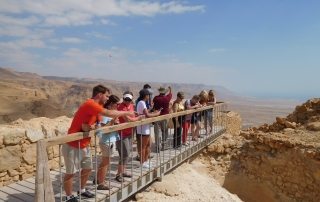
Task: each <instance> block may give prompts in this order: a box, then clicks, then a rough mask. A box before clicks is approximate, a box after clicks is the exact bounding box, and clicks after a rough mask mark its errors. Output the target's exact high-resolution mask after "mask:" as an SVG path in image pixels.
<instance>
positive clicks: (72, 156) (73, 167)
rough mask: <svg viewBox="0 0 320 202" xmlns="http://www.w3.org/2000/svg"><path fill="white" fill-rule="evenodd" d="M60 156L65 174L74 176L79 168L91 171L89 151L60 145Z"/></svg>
mask: <svg viewBox="0 0 320 202" xmlns="http://www.w3.org/2000/svg"><path fill="white" fill-rule="evenodd" d="M62 155H63V158H64V163H65V165H66V174H74V173H75V172H77V171H78V170H80V168H82V169H92V160H91V155H90V149H89V148H88V147H86V148H83V149H81V148H80V149H78V148H75V147H72V146H70V145H68V144H64V145H62Z"/></svg>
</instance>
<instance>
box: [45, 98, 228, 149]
mask: <svg viewBox="0 0 320 202" xmlns="http://www.w3.org/2000/svg"><path fill="white" fill-rule="evenodd" d="M222 104H223V103H218V104H215V105H210V106H205V107H200V108H198V109H190V110H185V111H182V112H175V113H171V114H166V115H161V116H157V117H153V118H146V119H143V120H140V121H134V122H129V123H122V124H118V125H113V126H105V127H101V128H99V130H100V131H101V132H104V133H111V132H114V131H119V130H123V129H126V128H132V127H135V126H139V125H144V124H148V123H152V122H156V121H161V120H165V119H170V118H175V117H178V116H183V115H188V114H192V113H195V112H200V111H204V110H208V109H213V108H214V107H216V106H219V105H222ZM94 135H95V130H92V131H90V132H78V133H73V134H69V135H66V136H59V137H54V138H49V139H45V141H46V142H47V147H50V146H54V145H59V144H64V143H67V142H72V141H76V140H81V139H83V138H87V137H94ZM106 135H107V134H106Z"/></svg>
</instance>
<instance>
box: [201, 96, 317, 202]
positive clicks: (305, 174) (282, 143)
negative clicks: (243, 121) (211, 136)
mask: <svg viewBox="0 0 320 202" xmlns="http://www.w3.org/2000/svg"><path fill="white" fill-rule="evenodd" d="M319 106H320V99H311V100H308V101H307V102H306V103H304V104H302V105H299V106H297V107H296V109H295V110H294V112H293V113H291V114H289V115H288V116H287V117H286V118H280V117H277V119H276V121H275V122H274V123H273V124H270V125H267V124H265V125H262V126H261V127H259V128H250V129H248V130H246V131H241V133H240V135H236V134H227V135H225V136H224V137H222V138H221V139H219V140H218V141H217V142H215V143H214V144H212V145H211V146H210V147H209V148H208V150H207V151H206V152H205V161H206V162H207V164H208V167H209V168H210V170H211V174H212V175H213V176H214V177H215V178H216V179H217V180H219V182H220V183H221V185H223V186H224V187H225V188H227V189H228V190H229V191H230V192H232V193H235V194H237V195H238V196H239V197H240V198H241V199H242V200H245V201H258V200H259V201H317V200H318V199H319V198H320V193H319V187H320V128H319V127H318V126H319V120H320V111H319V109H320V108H319ZM244 185H245V186H244Z"/></svg>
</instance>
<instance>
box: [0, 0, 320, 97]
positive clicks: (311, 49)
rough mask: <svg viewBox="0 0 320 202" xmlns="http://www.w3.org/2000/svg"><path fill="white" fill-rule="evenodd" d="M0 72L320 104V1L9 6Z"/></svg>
mask: <svg viewBox="0 0 320 202" xmlns="http://www.w3.org/2000/svg"><path fill="white" fill-rule="evenodd" d="M0 66H2V67H12V68H14V69H16V70H18V71H30V72H36V73H38V74H41V75H57V76H73V77H94V78H105V79H114V80H131V81H161V82H187V83H204V84H213V85H222V86H225V87H227V88H229V89H230V90H233V91H236V92H239V93H243V94H246V95H255V96H264V97H283V98H284V97H299V98H307V97H320V79H319V75H320V1H316V0H315V1H311V0H307V1H303V0H281V1H280V0H274V1H273V0H267V1H262V0H261V1H259V0H252V1H245V0H243V1H238V0H229V1H228V0H220V1H214V0H207V1H191V0H189V1H186V0H183V1H179V0H177V1H171V0H168V1H138V0H137V1H135V0H126V1H115V0H90V1H89V0H41V1H40V0H1V1H0Z"/></svg>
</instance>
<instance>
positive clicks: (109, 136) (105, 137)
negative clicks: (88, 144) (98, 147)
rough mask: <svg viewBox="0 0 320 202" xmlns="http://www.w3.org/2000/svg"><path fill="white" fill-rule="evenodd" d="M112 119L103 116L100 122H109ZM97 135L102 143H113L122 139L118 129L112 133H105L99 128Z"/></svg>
mask: <svg viewBox="0 0 320 202" xmlns="http://www.w3.org/2000/svg"><path fill="white" fill-rule="evenodd" d="M111 120H112V118H110V117H106V116H103V117H102V120H101V122H100V124H101V123H104V124H108V123H109V122H110V121H111ZM96 135H97V136H98V137H99V143H100V144H109V143H113V142H116V141H118V140H120V136H119V133H118V131H114V132H111V133H104V132H103V131H102V130H101V129H97V130H96Z"/></svg>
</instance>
